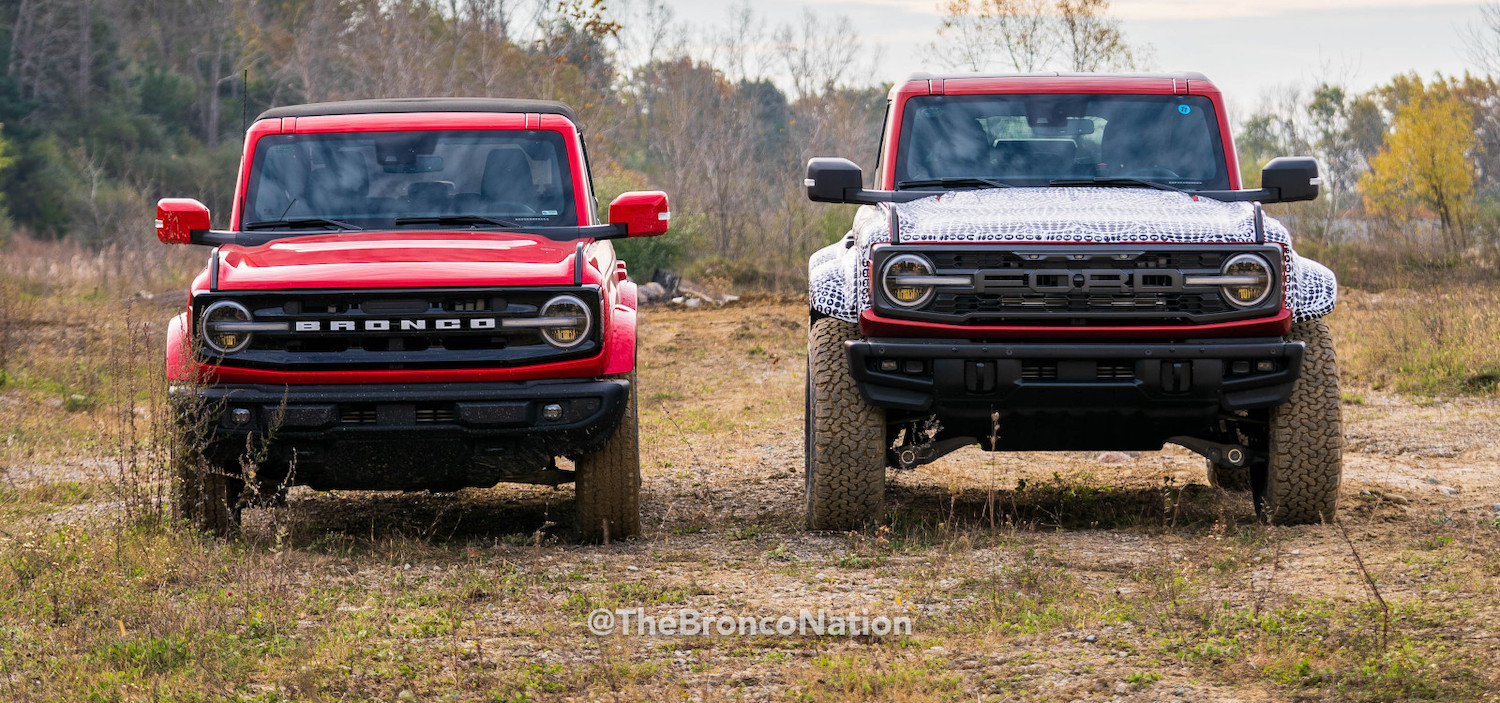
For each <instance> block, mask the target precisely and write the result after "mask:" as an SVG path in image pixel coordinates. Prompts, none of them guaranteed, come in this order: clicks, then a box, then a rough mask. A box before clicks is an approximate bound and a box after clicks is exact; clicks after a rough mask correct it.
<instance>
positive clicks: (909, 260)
mask: <svg viewBox="0 0 1500 703" xmlns="http://www.w3.org/2000/svg"><path fill="white" fill-rule="evenodd" d="M935 270H936V269H934V268H933V266H932V262H931V261H928V260H927V257H925V256H921V255H919V254H901V255H899V256H893V257H891V258H889V259H887V260H886V262H885V270H884V271H882V272H881V274H880V283H881V285H882V286H884V287H885V297H886V298H888V299H890V301H891V302H892V303H895V304H897V305H900V306H901V307H903V308H918V307H921V306H923V305H926V304H927V301H929V300H931V299H932V294H933V290H934V289H933V287H932V285H931V283H930V282H927V281H924V280H923V279H930V278H931V277H932V274H933V273H934V271H935Z"/></svg>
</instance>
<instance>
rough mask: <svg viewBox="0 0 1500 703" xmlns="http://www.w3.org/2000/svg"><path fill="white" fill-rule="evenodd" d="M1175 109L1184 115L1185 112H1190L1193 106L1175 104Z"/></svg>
mask: <svg viewBox="0 0 1500 703" xmlns="http://www.w3.org/2000/svg"><path fill="white" fill-rule="evenodd" d="M1177 111H1178V112H1180V113H1182V114H1184V115H1186V114H1188V113H1190V112H1192V111H1193V106H1192V105H1178V106H1177Z"/></svg>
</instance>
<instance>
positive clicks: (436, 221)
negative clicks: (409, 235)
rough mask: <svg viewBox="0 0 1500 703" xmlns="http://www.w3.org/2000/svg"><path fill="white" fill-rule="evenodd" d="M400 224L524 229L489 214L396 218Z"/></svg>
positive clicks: (398, 224) (396, 222) (397, 223)
mask: <svg viewBox="0 0 1500 703" xmlns="http://www.w3.org/2000/svg"><path fill="white" fill-rule="evenodd" d="M394 224H396V225H397V226H400V225H494V226H496V227H505V228H508V229H522V227H521V225H518V224H516V223H514V222H511V221H510V220H502V219H500V218H498V217H490V216H488V215H423V216H414V217H398V218H396V220H395V223H394Z"/></svg>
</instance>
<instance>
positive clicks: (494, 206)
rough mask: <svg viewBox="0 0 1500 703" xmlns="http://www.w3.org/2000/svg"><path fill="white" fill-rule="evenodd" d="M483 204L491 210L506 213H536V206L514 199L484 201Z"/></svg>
mask: <svg viewBox="0 0 1500 703" xmlns="http://www.w3.org/2000/svg"><path fill="white" fill-rule="evenodd" d="M485 205H486V207H488V208H489V209H491V210H499V211H501V212H502V213H504V214H507V215H509V214H516V213H519V214H522V215H535V214H536V208H534V207H532V206H530V205H527V204H526V203H519V202H516V201H514V200H496V201H494V202H492V203H485Z"/></svg>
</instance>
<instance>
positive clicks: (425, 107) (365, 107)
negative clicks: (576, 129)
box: [255, 98, 578, 124]
mask: <svg viewBox="0 0 1500 703" xmlns="http://www.w3.org/2000/svg"><path fill="white" fill-rule="evenodd" d="M391 112H508V113H526V112H539V113H544V114H548V115H562V116H563V117H566V118H568V119H569V120H571V121H572V122H573V123H575V124H576V123H577V122H578V115H577V114H576V113H574V112H573V108H571V107H568V106H567V105H564V104H562V103H560V102H556V101H553V100H520V99H513V98H387V99H381V100H344V101H341V102H333V103H309V104H307V105H287V106H285V107H273V108H271V109H269V110H266V111H265V112H262V113H260V117H257V118H255V119H257V120H264V119H273V118H278V117H316V116H319V115H364V114H376V113H391Z"/></svg>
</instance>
